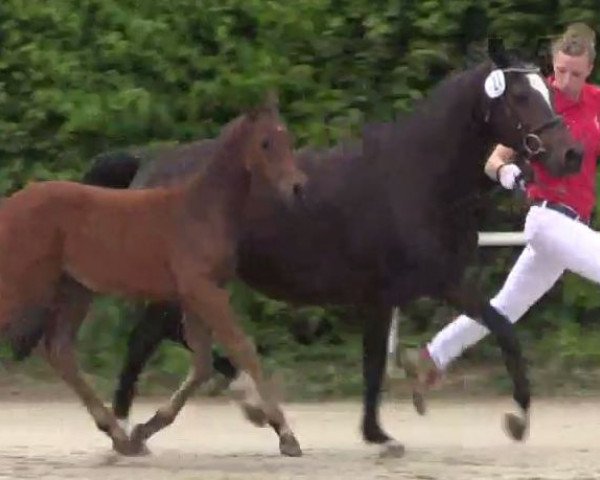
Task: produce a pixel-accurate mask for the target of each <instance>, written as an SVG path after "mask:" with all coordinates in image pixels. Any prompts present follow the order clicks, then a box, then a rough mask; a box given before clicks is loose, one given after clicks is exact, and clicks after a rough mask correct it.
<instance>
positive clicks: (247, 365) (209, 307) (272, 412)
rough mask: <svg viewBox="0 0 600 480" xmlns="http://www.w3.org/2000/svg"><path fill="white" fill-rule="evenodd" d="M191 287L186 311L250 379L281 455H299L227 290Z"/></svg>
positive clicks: (186, 295) (195, 285)
mask: <svg viewBox="0 0 600 480" xmlns="http://www.w3.org/2000/svg"><path fill="white" fill-rule="evenodd" d="M192 285H193V287H194V288H193V289H191V288H190V289H189V290H187V289H186V294H185V295H184V302H185V304H186V310H192V311H194V312H195V313H196V314H197V317H198V318H201V319H202V321H204V322H205V323H206V325H207V326H208V327H209V328H210V330H211V331H212V333H213V335H214V339H215V340H216V341H218V342H219V343H220V344H221V345H222V346H223V347H224V348H225V350H226V351H227V354H228V356H229V358H230V359H231V360H232V362H233V363H234V365H235V366H236V367H238V368H239V369H240V370H242V371H244V372H246V373H247V375H248V376H249V377H250V378H249V380H251V383H253V386H254V388H255V389H256V393H257V395H258V396H259V397H260V401H261V405H260V406H261V408H262V411H263V412H264V414H265V416H266V419H267V421H268V423H269V425H271V426H272V427H273V429H274V430H275V431H276V432H277V434H278V435H279V449H280V452H281V453H282V454H284V455H289V456H300V455H302V451H301V449H300V445H299V443H298V441H297V440H296V436H295V435H294V432H293V431H292V429H291V428H290V426H289V425H288V423H287V421H286V419H285V416H284V414H283V412H282V410H281V408H280V406H279V405H278V404H277V402H276V401H275V399H274V398H273V396H272V394H271V393H270V391H269V388H268V385H267V382H266V381H265V379H264V376H263V371H262V368H261V365H260V361H259V358H258V355H257V352H256V349H255V347H254V344H253V342H252V341H251V340H250V338H249V337H248V336H247V335H246V334H245V333H244V331H243V330H242V329H241V328H240V326H239V324H238V322H237V319H236V316H235V313H234V311H233V309H232V308H231V306H230V304H229V294H228V292H227V290H225V289H224V288H219V287H217V286H216V285H213V284H211V283H208V282H203V283H201V282H198V281H196V282H194V283H193V284H192Z"/></svg>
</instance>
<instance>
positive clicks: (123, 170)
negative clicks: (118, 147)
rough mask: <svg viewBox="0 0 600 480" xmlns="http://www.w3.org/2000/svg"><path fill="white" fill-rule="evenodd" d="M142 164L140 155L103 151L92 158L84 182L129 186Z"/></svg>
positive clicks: (107, 185) (103, 185)
mask: <svg viewBox="0 0 600 480" xmlns="http://www.w3.org/2000/svg"><path fill="white" fill-rule="evenodd" d="M140 165H141V161H140V157H139V156H137V155H135V154H134V153H131V152H127V151H124V150H122V151H117V152H108V153H101V154H99V155H97V156H96V157H94V159H93V160H92V167H91V168H90V169H89V170H88V171H87V172H86V173H85V174H84V176H83V178H82V179H81V181H82V183H85V184H88V185H97V186H99V187H109V188H128V187H129V185H130V184H131V182H132V181H133V179H134V177H135V175H136V174H137V172H138V170H139V168H140Z"/></svg>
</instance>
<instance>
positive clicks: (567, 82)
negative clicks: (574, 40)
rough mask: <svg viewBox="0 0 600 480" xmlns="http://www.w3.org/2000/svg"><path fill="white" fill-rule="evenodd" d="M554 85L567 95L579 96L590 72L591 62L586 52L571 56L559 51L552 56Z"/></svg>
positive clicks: (576, 97) (573, 97)
mask: <svg viewBox="0 0 600 480" xmlns="http://www.w3.org/2000/svg"><path fill="white" fill-rule="evenodd" d="M553 66H554V85H555V86H556V88H558V89H559V90H561V91H562V92H563V93H564V94H566V95H567V96H568V97H571V98H572V99H574V100H577V99H578V98H579V94H580V93H581V89H582V88H583V85H584V84H585V82H586V80H587V78H588V77H589V75H590V73H591V72H592V66H593V65H592V64H591V63H590V60H589V57H588V56H587V54H586V53H584V54H583V55H580V56H577V57H572V56H570V55H567V54H566V53H563V52H561V51H558V52H556V54H555V55H554V58H553Z"/></svg>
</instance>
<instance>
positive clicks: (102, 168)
mask: <svg viewBox="0 0 600 480" xmlns="http://www.w3.org/2000/svg"><path fill="white" fill-rule="evenodd" d="M139 167H140V158H139V157H138V156H136V155H135V154H133V153H129V152H126V151H119V152H109V153H102V154H100V155H97V156H96V157H94V159H93V160H92V166H91V168H90V169H89V170H88V171H87V172H86V173H85V174H84V176H83V178H82V180H81V181H82V183H85V184H88V185H97V186H101V187H108V188H128V187H129V185H130V184H131V182H132V180H133V179H134V177H135V175H136V173H137V171H138V169H139ZM1 201H2V199H1V198H0V203H1ZM50 315H52V312H51V310H50V309H48V308H45V307H34V308H31V309H28V310H27V311H24V312H21V313H20V315H17V316H15V318H13V319H11V320H10V322H9V324H8V326H7V327H6V328H5V329H4V331H3V332H2V334H3V336H4V338H5V339H6V340H7V341H8V344H9V345H10V347H11V349H12V352H13V357H14V359H15V360H17V361H20V360H24V359H25V358H27V357H28V356H29V355H31V352H32V351H33V349H34V348H35V347H36V345H37V344H38V343H39V342H40V340H41V339H42V337H43V336H44V333H45V331H46V326H47V325H48V319H49V318H50Z"/></svg>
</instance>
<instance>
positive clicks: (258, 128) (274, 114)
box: [242, 94, 307, 201]
mask: <svg viewBox="0 0 600 480" xmlns="http://www.w3.org/2000/svg"><path fill="white" fill-rule="evenodd" d="M242 118H243V120H242V122H243V123H245V124H246V125H245V128H247V129H248V130H247V132H248V136H247V137H246V138H247V143H246V146H245V148H244V159H243V161H244V164H245V166H246V168H247V169H248V171H250V173H251V175H252V176H253V178H255V179H257V180H258V179H260V180H262V181H266V183H268V184H269V185H271V186H272V187H274V188H275V190H276V191H277V192H278V193H279V194H280V195H282V196H283V197H284V199H285V200H286V201H292V200H299V199H301V198H302V195H303V191H304V185H305V183H306V181H307V177H306V175H305V174H304V173H303V172H302V171H301V170H300V169H299V168H298V166H297V164H296V159H295V156H294V153H293V141H292V136H291V135H290V133H289V131H288V128H287V126H286V124H285V122H284V121H283V120H282V119H281V117H280V115H279V108H278V104H277V99H276V97H275V95H274V94H269V95H268V96H267V99H266V101H265V102H264V103H263V104H262V105H260V106H258V107H255V108H253V109H251V110H250V111H249V112H247V113H246V115H244V116H243V117H242Z"/></svg>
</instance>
